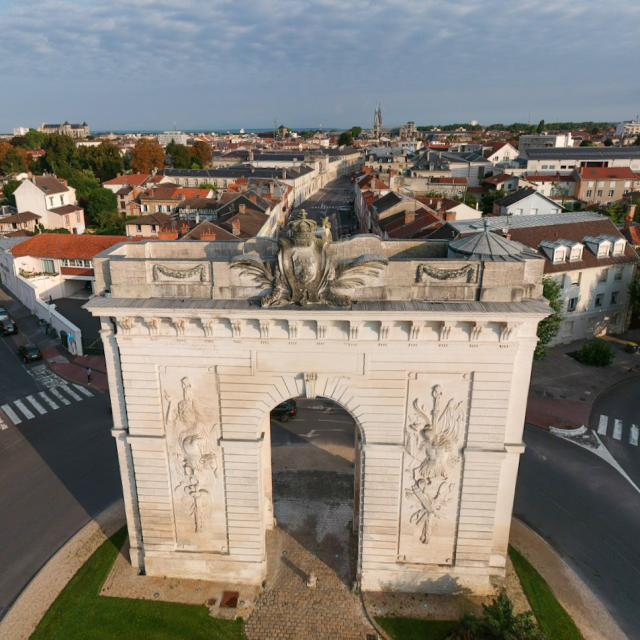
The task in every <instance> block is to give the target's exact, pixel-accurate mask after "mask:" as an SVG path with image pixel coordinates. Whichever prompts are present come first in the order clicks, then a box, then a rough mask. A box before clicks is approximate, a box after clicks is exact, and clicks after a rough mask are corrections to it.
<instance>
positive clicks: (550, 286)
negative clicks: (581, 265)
mask: <svg viewBox="0 0 640 640" xmlns="http://www.w3.org/2000/svg"><path fill="white" fill-rule="evenodd" d="M542 295H543V296H544V297H545V298H546V299H547V301H548V302H549V306H550V307H551V310H552V312H553V313H551V315H548V316H547V317H546V318H545V319H544V320H541V321H540V324H538V344H537V345H536V348H535V351H534V352H533V357H534V358H535V359H536V360H541V359H542V358H544V357H545V355H546V353H547V346H548V345H549V343H550V342H551V340H553V338H555V337H556V336H557V335H558V331H560V325H561V324H562V289H561V288H560V285H559V284H558V283H557V282H556V281H555V280H552V279H551V278H543V279H542Z"/></svg>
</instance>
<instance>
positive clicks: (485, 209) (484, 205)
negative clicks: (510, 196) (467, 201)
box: [480, 189, 505, 213]
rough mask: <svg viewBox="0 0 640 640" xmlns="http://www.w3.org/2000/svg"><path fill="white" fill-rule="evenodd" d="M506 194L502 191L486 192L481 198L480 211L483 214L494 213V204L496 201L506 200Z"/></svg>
mask: <svg viewBox="0 0 640 640" xmlns="http://www.w3.org/2000/svg"><path fill="white" fill-rule="evenodd" d="M504 196H505V193H504V191H503V190H502V189H498V190H497V191H485V192H484V193H483V194H482V197H481V198H480V209H482V213H493V203H494V202H495V201H496V200H500V199H501V198H504Z"/></svg>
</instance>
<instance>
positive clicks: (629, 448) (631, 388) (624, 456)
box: [590, 356, 640, 487]
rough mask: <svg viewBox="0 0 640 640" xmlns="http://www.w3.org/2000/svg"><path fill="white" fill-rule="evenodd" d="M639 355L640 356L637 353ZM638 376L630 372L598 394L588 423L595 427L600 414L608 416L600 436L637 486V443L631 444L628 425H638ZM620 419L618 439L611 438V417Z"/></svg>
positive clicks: (639, 458) (639, 455)
mask: <svg viewBox="0 0 640 640" xmlns="http://www.w3.org/2000/svg"><path fill="white" fill-rule="evenodd" d="M638 357H640V356H638ZM639 397H640V376H638V375H637V374H636V375H631V374H630V377H629V378H628V379H627V380H625V381H624V382H620V383H619V384H616V385H614V386H613V387H611V388H610V389H607V390H606V391H605V392H604V393H603V394H601V395H600V396H599V397H598V398H597V399H596V401H595V402H594V404H593V409H592V412H591V419H590V426H591V427H592V428H593V429H594V430H597V428H598V423H599V421H600V416H601V415H605V416H607V435H606V436H605V435H601V436H600V438H601V439H602V441H603V442H604V444H605V445H606V446H607V449H609V451H610V452H611V454H612V455H613V457H614V458H615V459H616V460H617V461H618V463H619V464H620V466H621V467H622V468H623V469H624V470H625V471H626V472H627V473H628V474H629V477H631V479H632V480H633V481H634V482H635V483H636V484H637V485H638V486H639V487H640V446H634V445H632V444H631V443H630V441H629V440H630V435H631V425H633V424H635V425H637V426H638V427H640V403H639V402H638V398H639ZM615 418H617V419H618V420H621V421H622V430H621V433H620V439H619V440H618V439H617V438H614V437H613V435H614V419H615Z"/></svg>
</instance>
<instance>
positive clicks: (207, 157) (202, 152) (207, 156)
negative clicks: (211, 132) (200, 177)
mask: <svg viewBox="0 0 640 640" xmlns="http://www.w3.org/2000/svg"><path fill="white" fill-rule="evenodd" d="M191 149H192V152H191V155H192V157H193V158H194V159H195V160H196V162H197V163H198V164H199V165H200V167H201V168H202V169H206V168H207V167H208V166H209V163H210V162H211V147H210V146H209V145H208V144H207V143H206V142H204V141H203V140H196V142H194V144H193V147H191Z"/></svg>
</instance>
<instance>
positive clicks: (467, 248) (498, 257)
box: [449, 227, 537, 262]
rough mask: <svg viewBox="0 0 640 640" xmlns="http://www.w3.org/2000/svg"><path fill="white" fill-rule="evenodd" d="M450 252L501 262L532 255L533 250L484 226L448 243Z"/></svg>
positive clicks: (466, 256)
mask: <svg viewBox="0 0 640 640" xmlns="http://www.w3.org/2000/svg"><path fill="white" fill-rule="evenodd" d="M449 249H450V251H451V252H452V253H455V254H456V255H459V256H461V257H464V258H465V259H467V260H484V261H490V262H501V261H511V260H514V259H515V260H519V259H522V258H524V257H525V256H527V257H533V256H535V255H537V254H536V252H535V251H532V250H531V249H529V247H526V246H525V245H523V244H521V243H520V242H514V241H513V240H509V239H507V238H505V237H503V236H501V235H498V234H497V233H494V232H492V231H490V230H489V228H488V227H487V228H485V230H484V231H481V232H479V233H476V234H473V235H468V236H463V237H461V238H458V239H457V240H454V241H453V242H451V243H450V244H449Z"/></svg>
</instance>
